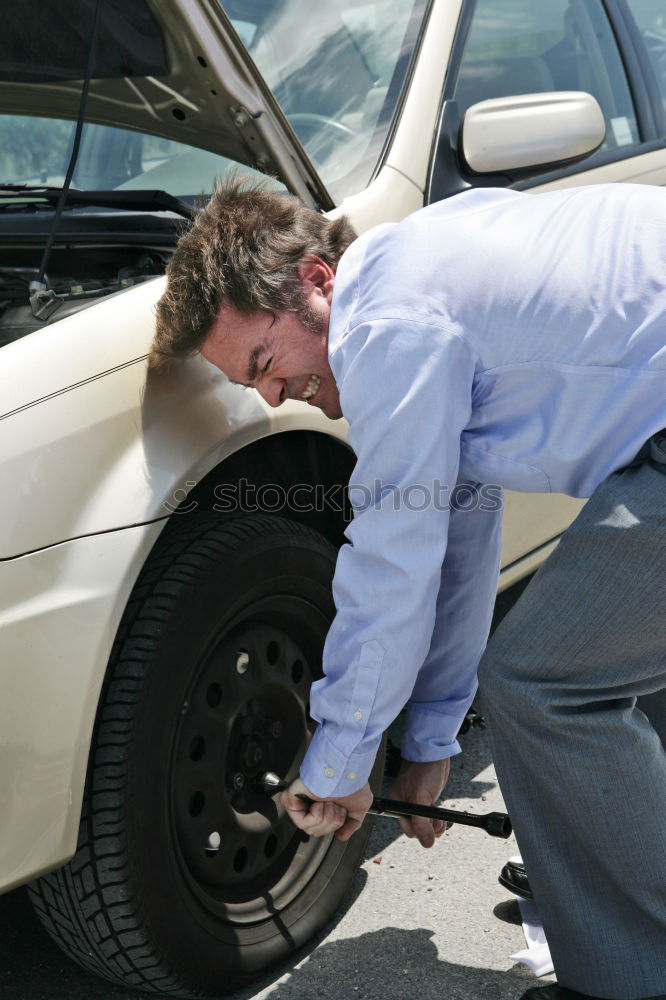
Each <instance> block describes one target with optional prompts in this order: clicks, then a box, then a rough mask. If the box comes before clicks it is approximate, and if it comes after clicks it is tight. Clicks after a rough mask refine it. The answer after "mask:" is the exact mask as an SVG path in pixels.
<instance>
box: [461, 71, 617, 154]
mask: <svg viewBox="0 0 666 1000" xmlns="http://www.w3.org/2000/svg"><path fill="white" fill-rule="evenodd" d="M605 135H606V123H605V121H604V116H603V113H602V111H601V108H600V107H599V104H598V103H597V101H596V100H595V98H594V97H592V95H591V94H587V93H584V92H583V91H576V90H571V91H557V92H555V93H543V94H521V95H519V96H517V97H499V98H495V99H494V100H490V101H480V102H479V103H478V104H473V105H472V106H471V107H470V108H468V109H467V111H466V112H465V115H464V118H463V122H462V129H461V137H460V152H461V153H462V156H463V158H464V160H465V162H466V164H467V166H468V167H469V169H470V170H472V171H474V172H475V173H478V174H489V173H502V172H503V171H504V172H507V171H508V172H513V171H516V170H525V169H527V168H530V167H532V168H540V169H541V170H542V171H543V170H545V169H552V168H555V167H557V166H561V165H563V164H565V163H572V162H574V161H576V160H581V159H583V158H584V157H586V156H589V155H590V153H593V152H594V151H595V149H598V148H599V146H600V145H601V144H602V142H603V141H604V137H605Z"/></svg>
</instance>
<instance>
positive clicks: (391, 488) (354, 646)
mask: <svg viewBox="0 0 666 1000" xmlns="http://www.w3.org/2000/svg"><path fill="white" fill-rule="evenodd" d="M329 356H330V363H331V367H332V369H333V374H334V376H335V379H336V382H337V385H338V388H339V391H340V402H341V406H342V411H343V413H344V414H345V417H346V418H347V420H348V421H349V424H350V429H349V440H350V443H351V445H352V447H353V449H354V452H355V454H356V457H357V464H356V467H355V469H354V473H353V476H352V481H351V484H350V498H351V501H352V504H353V507H354V518H353V521H352V523H351V524H350V526H349V528H348V530H347V533H346V534H347V539H348V543H347V544H346V545H344V546H343V547H342V549H341V550H340V554H339V558H338V562H337V567H336V572H335V579H334V584H333V590H334V598H335V604H336V609H337V614H336V617H335V619H334V621H333V624H332V626H331V629H330V632H329V635H328V637H327V640H326V645H325V649H324V662H323V667H324V674H325V676H324V678H323V679H322V680H320V681H317V682H316V683H315V684H314V685H313V689H312V695H311V714H312V716H313V718H314V719H316V720H317V722H319V726H318V727H317V730H316V732H315V734H314V737H313V739H312V742H311V745H310V747H309V749H308V752H307V755H306V757H305V759H304V761H303V765H302V768H301V777H302V779H303V781H304V782H305V784H306V785H307V786H308V788H309V789H310V790H311V791H313V792H314V793H315V794H317V795H321V796H333V797H336V796H337V797H340V796H343V795H347V794H350V793H351V792H353V791H355V790H357V789H358V788H360V787H361V786H362V785H363V784H364V783H365V781H366V780H367V778H368V775H369V773H370V770H371V768H372V764H373V762H374V759H375V756H376V752H377V748H378V746H379V743H380V740H381V736H382V733H383V731H384V730H385V729H386V727H387V726H388V725H389V724H390V722H391V721H392V720H393V719H394V718H395V717H396V716H397V714H398V713H399V711H400V710H401V708H402V707H403V706H404V705H405V704H407V705H408V712H407V721H406V727H405V736H404V741H403V747H402V755H403V757H404V758H406V759H408V760H414V761H430V760H439V759H443V758H444V757H448V756H451V755H452V754H454V753H456V752H457V751H458V750H459V746H458V744H457V742H456V733H457V731H458V729H459V726H460V723H461V721H462V719H463V718H464V715H465V712H466V711H467V708H468V707H469V705H470V704H471V701H472V698H473V696H474V693H475V688H476V669H477V666H478V662H479V659H480V657H481V654H482V653H483V650H484V647H485V643H486V640H487V635H488V630H489V626H490V620H491V616H492V609H493V602H494V596H495V589H496V585H497V577H498V571H499V552H500V524H501V488H502V487H506V488H509V489H512V490H519V491H528V492H550V491H552V492H560V493H566V494H569V495H571V496H575V497H588V496H590V494H591V493H592V492H593V490H594V489H595V487H596V486H597V485H598V484H599V483H600V482H601V481H602V480H603V479H605V478H606V476H608V475H609V474H610V473H612V472H613V471H615V470H617V469H619V468H621V467H622V466H624V465H626V464H628V463H629V462H630V461H631V460H632V458H633V457H634V456H635V455H636V453H637V452H638V451H639V450H640V448H641V446H642V445H643V444H644V443H645V441H646V440H647V439H648V438H649V437H650V436H651V435H652V434H654V433H655V432H656V431H658V430H660V429H661V428H663V427H664V426H666V191H665V190H663V189H661V188H653V187H647V186H641V185H624V184H623V185H604V186H596V187H593V186H590V187H585V188H575V189H571V188H570V189H565V190H561V191H555V192H552V193H546V194H539V195H536V196H535V195H531V194H525V193H519V192H516V191H507V190H504V189H501V190H495V189H478V190H473V191H468V192H465V193H464V194H461V195H458V196H456V197H455V198H452V199H449V200H447V201H444V202H440V203H438V204H435V205H432V206H430V207H428V208H425V209H422V210H421V211H419V212H416V213H415V214H414V215H411V216H409V217H408V218H407V219H405V220H404V221H403V222H401V223H398V224H389V225H383V226H379V227H378V228H376V229H373V230H371V231H370V232H368V233H366V234H364V235H363V236H362V237H360V238H359V239H358V240H356V241H355V242H354V243H353V244H352V245H351V247H350V248H349V249H348V250H347V252H346V253H345V254H344V256H343V257H342V260H341V261H340V263H339V265H338V269H337V273H336V278H335V287H334V294H333V302H332V309H331V319H330V328H329Z"/></svg>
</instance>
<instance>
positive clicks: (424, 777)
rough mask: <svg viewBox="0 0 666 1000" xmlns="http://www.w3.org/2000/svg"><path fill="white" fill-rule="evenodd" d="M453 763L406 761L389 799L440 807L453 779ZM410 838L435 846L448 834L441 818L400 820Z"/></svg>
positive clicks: (422, 843) (424, 844)
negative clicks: (451, 777)
mask: <svg viewBox="0 0 666 1000" xmlns="http://www.w3.org/2000/svg"><path fill="white" fill-rule="evenodd" d="M450 768H451V762H450V760H449V758H448V757H447V758H446V759H445V760H433V761H428V762H427V763H417V762H415V761H409V760H403V762H402V763H401V765H400V770H399V771H398V775H397V777H396V779H395V781H394V782H393V785H392V786H391V790H390V792H389V798H391V799H399V800H400V801H401V802H416V803H418V804H419V805H423V806H434V805H436V804H437V802H438V800H439V797H440V795H441V794H442V790H443V788H444V785H445V784H446V782H447V780H448V777H449V770H450ZM398 822H399V823H400V826H401V827H402V830H403V832H404V833H405V834H406V836H407V837H416V838H417V840H418V841H419V843H420V844H421V846H422V847H432V845H433V844H434V843H435V840H436V839H437V837H441V835H442V834H443V833H444V832H445V831H446V823H445V822H444V820H441V819H423V818H422V817H420V816H412V817H410V818H407V817H403V818H400V819H399V820H398Z"/></svg>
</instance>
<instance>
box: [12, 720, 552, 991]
mask: <svg viewBox="0 0 666 1000" xmlns="http://www.w3.org/2000/svg"><path fill="white" fill-rule="evenodd" d="M461 745H462V747H463V753H462V754H460V755H458V756H457V757H455V758H454V759H453V763H452V770H451V777H450V779H449V783H448V785H447V789H446V798H445V799H444V800H443V804H444V805H446V806H449V807H451V808H459V809H466V810H469V811H471V812H476V813H482V812H490V811H493V810H501V809H503V803H502V799H501V795H500V792H499V789H498V786H497V781H496V777H495V772H494V769H493V765H492V761H491V756H490V751H489V746H488V738H487V733H486V732H485V730H484V729H481V728H473V729H470V730H469V731H468V732H467V733H466V734H465V735H464V736H462V737H461ZM515 853H517V846H516V843H515V841H514V839H513V838H511V839H510V840H500V839H498V838H495V837H489V836H488V835H487V834H485V833H483V832H482V831H480V830H477V829H474V828H471V827H463V826H453V827H451V828H450V829H449V830H448V831H447V833H446V834H445V835H444V836H443V837H442V838H441V839H440V840H439V841H438V842H437V844H436V845H435V847H433V848H432V849H430V850H424V849H423V848H421V847H420V846H419V845H418V843H416V842H414V841H410V840H407V838H406V837H404V836H402V835H401V832H400V828H399V826H398V823H397V821H396V820H393V819H388V818H385V817H380V818H378V819H377V820H376V821H375V826H374V830H373V833H372V836H371V839H370V841H369V844H368V849H367V852H366V858H365V861H364V863H363V865H362V866H361V868H360V870H359V872H358V873H357V876H356V878H355V881H354V884H353V887H352V890H351V891H350V893H349V894H348V897H347V899H346V901H345V903H344V906H343V907H342V909H341V910H340V912H339V913H338V915H337V917H336V920H335V921H334V922H333V924H331V925H329V926H328V927H327V928H326V930H325V931H324V932H323V933H322V934H320V935H319V937H318V938H316V939H315V940H314V941H312V942H310V944H309V945H308V946H307V947H306V948H305V949H302V950H301V951H300V952H299V953H298V954H296V955H295V956H292V959H291V960H290V961H289V962H288V963H285V964H283V965H282V966H279V967H278V968H276V969H275V970H273V972H272V973H271V974H270V975H267V976H264V977H263V978H261V979H259V980H257V981H256V982H255V983H254V984H253V986H251V987H249V988H247V989H245V990H241V991H239V992H236V993H234V994H233V995H232V997H233V1000H314V998H321V1000H349V998H352V1000H353V998H358V1000H403V998H405V1000H407V998H412V997H414V998H418V1000H481V998H488V1000H515V998H518V997H520V996H521V994H522V992H523V991H524V990H525V989H527V988H528V986H530V985H534V984H537V983H543V982H549V981H552V977H546V978H545V979H542V980H536V979H535V978H534V976H533V974H532V973H531V972H530V971H529V970H528V969H527V968H526V967H525V966H524V965H521V964H518V963H516V962H515V961H514V960H513V959H511V958H510V956H511V955H512V954H514V953H515V952H517V951H519V950H521V949H522V948H524V947H525V941H524V937H523V932H522V928H521V926H520V917H519V911H518V906H517V903H516V902H515V900H514V898H513V897H512V896H511V894H510V893H508V892H507V891H506V890H505V889H503V888H502V886H500V885H499V883H498V882H497V875H498V873H499V871H500V869H501V867H502V865H503V864H504V862H505V861H506V859H507V858H508V857H510V856H511V855H512V854H515ZM140 996H141V994H138V993H136V992H134V991H130V990H125V989H123V988H121V987H116V986H113V985H111V984H109V983H106V982H105V981H103V980H101V979H97V978H96V977H94V976H91V975H90V974H88V973H86V972H84V971H82V970H80V969H79V968H78V966H76V965H75V964H74V963H72V962H70V961H69V959H67V958H66V957H65V956H64V955H63V954H62V953H61V952H60V950H59V949H58V948H57V947H56V946H55V945H54V944H53V943H52V941H51V939H50V938H49V937H48V936H47V934H46V933H45V932H44V931H43V930H42V928H41V925H40V924H39V921H38V920H37V918H36V916H35V915H34V913H33V912H32V909H31V906H30V904H29V902H28V899H27V898H26V895H25V892H24V891H23V890H16V891H14V892H11V893H8V894H7V895H5V896H2V897H0V998H2V1000H137V998H139V997H140Z"/></svg>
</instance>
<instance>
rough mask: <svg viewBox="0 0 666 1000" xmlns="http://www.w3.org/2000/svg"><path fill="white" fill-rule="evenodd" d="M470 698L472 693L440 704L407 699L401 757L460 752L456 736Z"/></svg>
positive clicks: (417, 758) (421, 757)
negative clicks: (408, 701)
mask: <svg viewBox="0 0 666 1000" xmlns="http://www.w3.org/2000/svg"><path fill="white" fill-rule="evenodd" d="M473 700H474V693H472V694H471V695H469V696H468V697H465V698H461V699H456V700H455V701H449V702H442V703H439V704H437V703H432V702H430V703H426V704H423V703H419V702H410V703H409V704H408V705H407V719H406V722H405V731H404V735H403V737H402V748H401V754H402V757H403V759H404V760H412V761H418V762H425V761H431V760H444V758H445V757H453V755H454V754H457V753H460V744H459V743H458V740H457V739H456V736H457V735H458V731H459V729H460V727H461V725H462V723H463V719H464V718H465V715H466V713H467V710H468V708H469V706H470V705H471V703H472V701H473Z"/></svg>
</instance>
